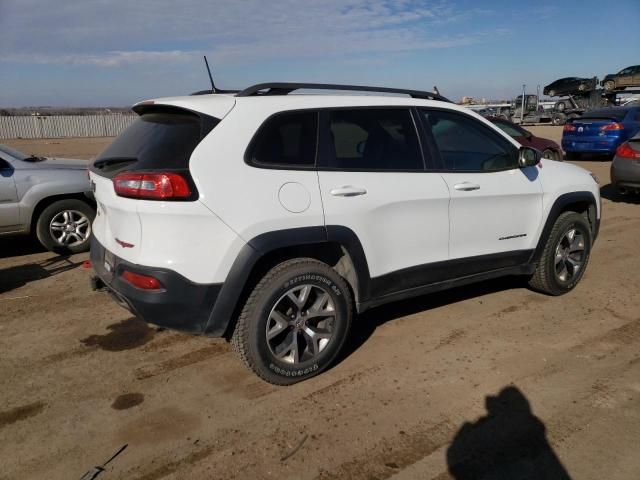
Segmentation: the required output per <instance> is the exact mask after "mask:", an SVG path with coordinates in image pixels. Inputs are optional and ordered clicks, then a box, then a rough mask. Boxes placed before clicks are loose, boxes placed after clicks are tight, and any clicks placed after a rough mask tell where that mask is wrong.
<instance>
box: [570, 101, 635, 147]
mask: <svg viewBox="0 0 640 480" xmlns="http://www.w3.org/2000/svg"><path fill="white" fill-rule="evenodd" d="M638 132H640V107H635V106H633V107H608V108H601V109H598V110H592V111H590V112H585V113H584V114H583V115H582V116H581V117H580V118H576V119H575V120H573V121H571V122H570V123H567V124H566V125H565V126H564V130H563V132H562V149H563V150H564V151H565V152H566V153H567V158H571V157H575V156H576V155H577V154H580V153H600V154H607V155H613V154H614V153H615V151H616V148H618V146H620V144H622V143H623V142H625V141H626V140H628V139H630V138H631V137H633V136H634V135H635V134H636V133H638Z"/></svg>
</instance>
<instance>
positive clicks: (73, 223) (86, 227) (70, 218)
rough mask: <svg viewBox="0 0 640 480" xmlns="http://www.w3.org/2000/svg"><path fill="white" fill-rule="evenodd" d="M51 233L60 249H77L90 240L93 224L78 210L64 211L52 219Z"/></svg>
mask: <svg viewBox="0 0 640 480" xmlns="http://www.w3.org/2000/svg"><path fill="white" fill-rule="evenodd" d="M49 233H50V234H51V238H52V239H53V240H54V241H55V242H56V244H57V245H58V246H59V247H62V248H68V247H75V246H78V245H81V244H83V243H84V242H86V241H87V240H88V239H89V236H90V235H91V222H90V221H89V218H88V217H87V216H86V215H85V214H83V213H82V212H79V211H78V210H63V211H62V212H60V213H58V214H57V215H56V216H54V217H53V218H52V219H51V222H50V223H49Z"/></svg>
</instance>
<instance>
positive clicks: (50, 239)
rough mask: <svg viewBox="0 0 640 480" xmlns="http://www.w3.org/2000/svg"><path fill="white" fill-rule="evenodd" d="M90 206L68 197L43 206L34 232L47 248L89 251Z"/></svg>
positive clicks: (91, 219) (91, 214)
mask: <svg viewBox="0 0 640 480" xmlns="http://www.w3.org/2000/svg"><path fill="white" fill-rule="evenodd" d="M94 218H95V212H94V210H93V208H92V207H91V206H90V205H89V204H88V203H86V202H83V201H81V200H77V199H73V198H69V199H65V200H58V201H56V202H53V203H52V204H51V205H49V206H48V207H46V208H45V209H44V210H43V211H42V212H41V213H40V216H39V217H38V220H37V222H36V235H37V237H38V240H39V241H40V243H41V244H42V246H44V248H46V249H47V250H51V251H53V252H58V253H80V252H86V251H87V250H89V244H90V238H91V223H92V222H93V219H94Z"/></svg>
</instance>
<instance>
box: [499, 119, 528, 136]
mask: <svg viewBox="0 0 640 480" xmlns="http://www.w3.org/2000/svg"><path fill="white" fill-rule="evenodd" d="M493 124H494V125H495V126H496V127H498V128H499V129H500V130H502V131H503V132H504V133H506V134H507V135H509V136H510V137H524V136H525V133H524V132H522V131H520V130H518V128H517V127H515V126H514V125H511V124H509V123H504V122H500V121H498V122H493Z"/></svg>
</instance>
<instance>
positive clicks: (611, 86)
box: [603, 80, 616, 92]
mask: <svg viewBox="0 0 640 480" xmlns="http://www.w3.org/2000/svg"><path fill="white" fill-rule="evenodd" d="M603 87H604V89H605V90H606V91H607V92H611V91H613V89H614V88H616V83H615V82H614V81H613V80H607V81H606V82H604V85H603Z"/></svg>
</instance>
